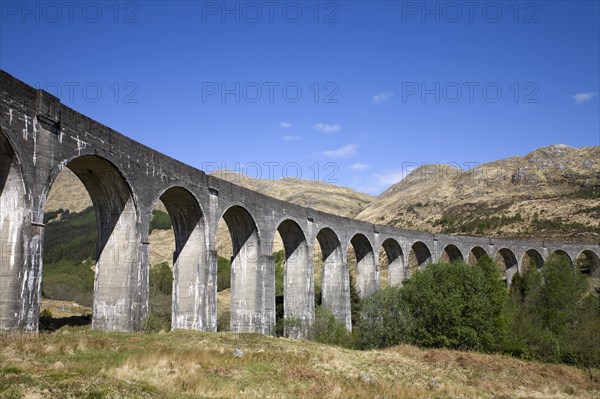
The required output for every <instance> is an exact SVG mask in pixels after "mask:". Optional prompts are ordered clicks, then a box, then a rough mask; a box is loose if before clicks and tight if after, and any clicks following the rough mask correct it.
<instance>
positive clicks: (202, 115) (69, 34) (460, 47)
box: [0, 0, 600, 194]
mask: <svg viewBox="0 0 600 399" xmlns="http://www.w3.org/2000/svg"><path fill="white" fill-rule="evenodd" d="M599 4H600V2H598V1H583V2H576V1H563V2H561V1H538V2H528V1H523V2H514V1H495V2H486V1H479V2H472V3H469V2H462V1H461V2H427V3H424V2H421V1H418V2H411V1H370V2H363V1H334V2H327V1H323V2H312V1H311V2H302V1H297V2H294V1H271V2H269V1H259V2H211V1H209V2H206V1H205V2H201V1H182V2H177V1H174V2H168V3H167V2H162V1H135V2H119V3H117V2H113V1H107V2H79V1H74V2H71V3H69V2H13V1H4V0H3V1H1V2H0V13H1V14H0V18H1V19H0V22H1V25H0V68H2V69H3V70H5V71H7V72H8V73H10V74H12V75H14V76H16V77H18V78H19V79H21V80H23V81H25V82H26V83H28V84H30V85H32V86H38V87H40V88H43V89H46V90H47V91H49V92H51V93H53V94H55V95H59V96H60V97H61V101H62V102H63V103H64V104H66V105H68V106H70V107H72V108H74V109H76V110H78V111H80V112H82V113H84V114H86V115H88V116H90V117H92V118H94V119H96V120H98V121H100V122H102V123H104V124H106V125H108V126H110V127H112V128H114V129H116V130H118V131H120V132H122V133H124V134H125V135H127V136H129V137H131V138H133V139H135V140H137V141H140V142H141V143H143V144H145V145H148V146H150V147H152V148H154V149H156V150H158V151H161V152H163V153H165V154H167V155H169V156H172V157H174V158H177V159H179V160H181V161H183V162H185V163H187V164H190V165H192V166H195V167H198V168H200V169H205V170H207V171H211V170H213V169H214V168H215V167H217V166H220V167H225V168H228V169H237V170H242V171H244V172H246V173H247V174H248V175H250V176H252V177H262V178H270V177H272V178H280V177H282V176H288V177H296V176H297V177H302V178H304V179H317V180H321V181H327V182H335V183H338V184H341V185H345V186H350V187H353V188H355V189H357V190H360V191H364V192H369V193H371V194H379V193H380V192H381V191H383V190H384V189H386V188H387V187H388V186H389V185H391V184H393V183H395V182H397V181H398V180H399V179H401V178H402V176H404V175H405V174H406V172H407V171H410V169H411V168H413V167H414V166H415V165H421V164H424V163H433V162H441V163H452V164H454V165H458V166H461V167H463V168H468V167H472V166H473V165H476V164H478V163H482V162H486V161H491V160H495V159H500V158H505V157H509V156H513V155H525V154H526V153H528V152H529V151H531V150H533V149H535V148H537V147H540V146H544V145H549V144H555V143H562V144H568V145H571V146H575V147H582V146H590V145H600V102H599V92H600V82H599V79H600V43H599V41H600V25H599V21H600V6H599Z"/></svg>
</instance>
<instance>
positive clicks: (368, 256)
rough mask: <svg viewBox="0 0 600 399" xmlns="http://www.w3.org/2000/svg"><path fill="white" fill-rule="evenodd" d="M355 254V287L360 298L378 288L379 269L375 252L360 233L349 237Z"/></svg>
mask: <svg viewBox="0 0 600 399" xmlns="http://www.w3.org/2000/svg"><path fill="white" fill-rule="evenodd" d="M350 244H351V245H352V248H353V249H354V253H355V254H356V289H357V291H358V295H359V296H360V297H361V298H366V297H369V296H371V295H373V294H374V293H375V291H377V289H378V288H379V270H378V268H377V264H376V263H375V253H374V252H373V246H372V245H371V242H370V241H369V239H368V238H367V237H366V236H365V235H364V234H361V233H358V234H355V235H354V236H353V237H352V238H351V239H350Z"/></svg>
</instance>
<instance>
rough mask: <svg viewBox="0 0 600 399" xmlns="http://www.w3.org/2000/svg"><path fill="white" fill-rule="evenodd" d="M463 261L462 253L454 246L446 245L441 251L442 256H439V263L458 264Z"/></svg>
mask: <svg viewBox="0 0 600 399" xmlns="http://www.w3.org/2000/svg"><path fill="white" fill-rule="evenodd" d="M464 260H465V258H464V257H463V254H462V252H461V251H460V249H458V247H457V246H456V245H454V244H448V245H446V246H445V247H444V249H443V251H442V256H440V262H458V261H464Z"/></svg>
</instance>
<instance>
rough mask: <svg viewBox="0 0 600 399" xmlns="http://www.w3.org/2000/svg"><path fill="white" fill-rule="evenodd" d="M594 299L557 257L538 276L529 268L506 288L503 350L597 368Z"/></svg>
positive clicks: (598, 327) (599, 350)
mask: <svg viewBox="0 0 600 399" xmlns="http://www.w3.org/2000/svg"><path fill="white" fill-rule="evenodd" d="M598 304H599V303H598V297H597V296H595V295H590V294H589V291H588V281H587V277H586V276H585V275H582V274H580V273H576V272H575V271H574V270H573V267H572V265H571V262H570V261H569V260H568V259H567V258H564V257H561V256H559V255H552V256H550V258H549V259H548V260H547V262H546V264H545V265H544V268H543V270H542V273H540V272H538V271H537V270H536V268H529V269H528V270H527V271H526V272H525V274H524V275H523V276H519V275H516V276H515V278H514V279H513V284H512V286H511V289H510V297H509V301H508V312H509V316H510V325H509V336H508V338H507V344H506V347H505V350H506V351H507V352H509V353H511V354H513V355H516V356H520V357H524V358H535V359H539V360H543V361H547V362H563V363H569V364H581V365H585V366H587V367H598V366H600V343H598V339H597V337H598V336H600V312H599V306H598Z"/></svg>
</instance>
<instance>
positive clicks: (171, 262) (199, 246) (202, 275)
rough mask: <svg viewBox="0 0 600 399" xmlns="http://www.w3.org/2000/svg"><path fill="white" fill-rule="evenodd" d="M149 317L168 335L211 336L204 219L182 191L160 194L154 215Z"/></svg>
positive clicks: (170, 190)
mask: <svg viewBox="0 0 600 399" xmlns="http://www.w3.org/2000/svg"><path fill="white" fill-rule="evenodd" d="M148 241H149V243H150V256H149V258H150V265H151V270H150V290H151V292H150V300H149V303H150V314H153V315H156V316H157V318H158V320H159V321H163V322H164V323H167V325H168V326H169V327H170V328H172V329H189V330H211V329H212V328H213V327H214V326H212V325H211V323H210V317H209V315H208V314H207V309H206V306H205V304H206V302H205V300H204V299H205V298H207V297H208V292H207V290H208V288H209V287H208V281H209V270H208V262H207V249H206V228H205V223H204V216H203V213H202V210H201V208H200V205H199V204H198V201H197V200H196V198H195V197H194V195H193V194H192V193H191V192H189V191H188V190H187V189H185V188H183V187H177V186H175V187H171V188H169V189H167V190H166V191H165V192H163V193H162V194H161V196H160V198H159V199H158V201H157V202H156V204H155V206H154V209H153V210H152V221H151V222H150V232H149V236H148Z"/></svg>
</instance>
